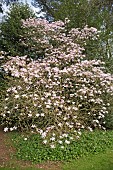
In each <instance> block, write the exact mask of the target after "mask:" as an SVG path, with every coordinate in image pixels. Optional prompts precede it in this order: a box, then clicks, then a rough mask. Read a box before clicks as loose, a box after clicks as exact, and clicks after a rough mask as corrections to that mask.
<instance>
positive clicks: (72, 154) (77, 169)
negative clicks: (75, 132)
mask: <svg viewBox="0 0 113 170" xmlns="http://www.w3.org/2000/svg"><path fill="white" fill-rule="evenodd" d="M9 136H10V138H11V139H12V141H13V145H14V146H15V147H16V149H17V153H16V157H17V158H18V159H20V160H30V161H31V167H26V168H25V167H24V168H21V169H22V170H41V169H42V170H46V168H45V169H44V168H41V169H40V168H36V167H35V163H36V164H37V163H39V162H42V164H43V161H45V163H44V164H46V161H47V160H48V159H49V160H59V162H60V163H61V162H62V163H61V167H60V170H113V131H94V132H84V133H83V134H82V136H81V138H80V139H79V140H78V141H75V142H73V143H72V144H71V145H69V146H68V147H67V148H66V147H65V149H64V150H58V148H56V149H50V148H49V147H44V145H42V144H41V139H40V137H39V136H38V135H35V134H32V135H29V136H28V134H20V133H17V132H15V133H14V132H13V133H10V134H9ZM25 137H27V138H28V140H27V141H25V140H24V138H25ZM36 153H37V154H36ZM44 156H45V157H44ZM47 156H48V157H47ZM46 158H47V159H46ZM32 163H34V164H32ZM12 169H14V170H20V168H19V165H17V166H16V167H15V166H13V167H12V168H11V167H10V168H9V167H6V168H5V167H4V168H0V170H12ZM57 170H59V169H57Z"/></svg>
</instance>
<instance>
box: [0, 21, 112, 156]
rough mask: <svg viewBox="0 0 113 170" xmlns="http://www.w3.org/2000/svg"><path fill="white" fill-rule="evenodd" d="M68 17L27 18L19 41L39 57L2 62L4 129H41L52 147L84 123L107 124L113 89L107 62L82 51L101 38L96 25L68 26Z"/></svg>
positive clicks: (72, 135)
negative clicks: (5, 84) (5, 81)
mask: <svg viewBox="0 0 113 170" xmlns="http://www.w3.org/2000/svg"><path fill="white" fill-rule="evenodd" d="M68 22H69V20H68V19H66V20H65V23H63V22H62V21H57V22H53V23H49V22H48V21H46V20H42V19H37V20H36V19H27V20H23V27H24V28H25V29H26V34H25V37H22V38H21V43H22V44H23V45H25V46H27V47H28V48H29V49H30V51H36V55H39V56H40V59H38V60H33V59H30V58H28V57H27V56H23V57H18V56H16V57H9V61H8V62H6V64H4V65H3V66H2V67H3V69H4V70H5V72H6V73H7V77H8V78H9V85H10V87H9V88H7V90H6V94H5V95H4V96H3V98H2V100H1V108H0V109H1V114H0V120H1V124H2V126H4V131H5V132H7V131H13V130H22V131H23V130H27V131H31V132H32V133H38V134H39V135H40V136H41V140H42V143H43V144H44V145H47V146H49V147H50V148H52V149H54V148H57V147H59V148H60V149H65V145H67V146H68V145H69V144H71V143H73V142H74V141H76V140H77V139H79V138H80V135H81V133H82V130H83V129H86V130H90V131H93V129H95V128H100V129H105V124H106V122H105V116H106V114H108V113H109V110H110V108H111V103H110V96H111V97H112V95H113V76H112V75H111V74H110V73H107V72H106V69H105V67H104V63H103V62H101V61H100V60H87V58H86V56H85V55H84V54H83V52H84V50H85V45H86V44H87V40H88V39H92V40H94V39H97V37H98V32H97V30H96V29H95V28H93V27H91V28H88V26H86V27H85V28H83V29H82V30H80V29H74V28H73V29H71V30H70V31H67V23H68ZM27 28H28V30H27ZM68 147H69V146H68ZM53 157H55V156H54V155H53Z"/></svg>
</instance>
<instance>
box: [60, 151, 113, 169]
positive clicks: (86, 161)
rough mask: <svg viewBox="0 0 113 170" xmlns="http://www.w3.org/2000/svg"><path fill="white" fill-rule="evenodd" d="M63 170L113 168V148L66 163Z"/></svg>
mask: <svg viewBox="0 0 113 170" xmlns="http://www.w3.org/2000/svg"><path fill="white" fill-rule="evenodd" d="M63 170H113V150H111V149H108V150H107V151H106V152H105V153H99V154H97V155H89V156H87V157H84V158H80V159H78V160H76V161H75V160H74V161H72V162H70V163H66V164H65V165H64V167H63Z"/></svg>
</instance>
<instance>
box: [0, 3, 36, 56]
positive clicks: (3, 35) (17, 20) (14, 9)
mask: <svg viewBox="0 0 113 170" xmlns="http://www.w3.org/2000/svg"><path fill="white" fill-rule="evenodd" d="M34 16H35V14H34V12H33V11H32V9H30V7H29V5H28V4H23V3H16V4H12V5H11V6H10V8H9V11H8V12H7V14H6V16H5V20H4V21H3V22H2V23H1V25H0V29H1V32H0V49H1V50H4V51H6V52H9V54H10V55H13V56H16V55H23V54H24V51H25V50H27V49H24V48H23V47H22V46H21V44H20V39H21V35H22V34H23V32H24V30H23V29H22V28H21V25H22V23H21V19H27V18H30V17H34Z"/></svg>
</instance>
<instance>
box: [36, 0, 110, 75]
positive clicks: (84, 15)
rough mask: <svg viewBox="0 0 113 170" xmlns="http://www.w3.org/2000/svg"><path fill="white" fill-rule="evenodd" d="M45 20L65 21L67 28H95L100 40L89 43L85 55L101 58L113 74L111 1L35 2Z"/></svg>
mask: <svg viewBox="0 0 113 170" xmlns="http://www.w3.org/2000/svg"><path fill="white" fill-rule="evenodd" d="M36 1H38V3H39V6H40V7H41V9H42V11H44V12H45V13H46V18H49V19H50V18H52V19H53V20H59V19H60V20H63V21H64V20H65V18H68V19H69V20H70V23H69V25H68V28H69V29H70V28H73V27H74V28H83V27H84V26H85V25H88V26H89V27H93V26H94V27H96V28H97V29H98V30H99V31H101V32H100V39H99V40H98V41H95V42H93V45H92V41H89V43H88V45H87V48H86V54H87V56H88V58H89V57H91V58H93V57H94V58H99V59H100V58H101V59H102V60H104V61H105V62H106V66H107V69H108V70H109V71H110V72H113V50H112V46H113V45H112V44H113V33H112V29H113V0H90V1H88V0H57V1H56V0H36Z"/></svg>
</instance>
